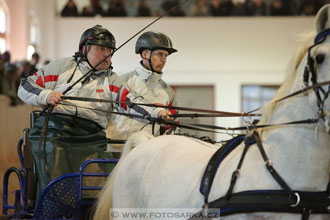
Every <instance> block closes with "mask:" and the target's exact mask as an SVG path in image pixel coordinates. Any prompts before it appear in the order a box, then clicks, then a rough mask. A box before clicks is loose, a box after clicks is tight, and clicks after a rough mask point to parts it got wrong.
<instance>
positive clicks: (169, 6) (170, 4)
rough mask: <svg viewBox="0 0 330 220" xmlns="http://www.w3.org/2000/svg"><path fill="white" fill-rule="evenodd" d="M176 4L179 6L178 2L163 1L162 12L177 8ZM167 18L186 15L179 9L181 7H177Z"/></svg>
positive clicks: (176, 0) (174, 0)
mask: <svg viewBox="0 0 330 220" xmlns="http://www.w3.org/2000/svg"><path fill="white" fill-rule="evenodd" d="M178 4H180V2H179V1H178V0H165V1H164V2H163V4H162V9H163V10H164V12H167V11H169V10H171V9H172V8H174V7H175V6H177V5H178ZM169 16H186V15H185V13H184V11H183V10H182V9H181V7H177V8H175V9H174V10H173V11H172V12H171V13H170V14H169Z"/></svg>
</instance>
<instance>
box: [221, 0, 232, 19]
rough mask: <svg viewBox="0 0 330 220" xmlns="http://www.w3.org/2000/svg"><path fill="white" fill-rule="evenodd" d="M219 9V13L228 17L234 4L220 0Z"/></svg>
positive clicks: (226, 0) (228, 0)
mask: <svg viewBox="0 0 330 220" xmlns="http://www.w3.org/2000/svg"><path fill="white" fill-rule="evenodd" d="M220 8H221V13H222V15H224V16H229V15H231V12H232V10H233V8H234V3H233V2H232V0H222V2H221V3H220Z"/></svg>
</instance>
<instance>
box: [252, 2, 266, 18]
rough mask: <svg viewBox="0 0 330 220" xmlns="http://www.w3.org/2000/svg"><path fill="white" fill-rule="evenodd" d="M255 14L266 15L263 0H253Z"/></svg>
mask: <svg viewBox="0 0 330 220" xmlns="http://www.w3.org/2000/svg"><path fill="white" fill-rule="evenodd" d="M254 15H255V16H263V15H267V9H266V3H265V1H264V0H255V10H254Z"/></svg>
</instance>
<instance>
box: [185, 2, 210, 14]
mask: <svg viewBox="0 0 330 220" xmlns="http://www.w3.org/2000/svg"><path fill="white" fill-rule="evenodd" d="M190 15H191V16H209V8H208V5H207V4H206V0H197V2H196V4H193V5H192V6H191V8H190Z"/></svg>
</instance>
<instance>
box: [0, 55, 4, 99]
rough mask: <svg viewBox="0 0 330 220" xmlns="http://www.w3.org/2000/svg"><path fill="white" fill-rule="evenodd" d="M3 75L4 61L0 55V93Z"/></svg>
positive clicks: (0, 91) (1, 92)
mask: <svg viewBox="0 0 330 220" xmlns="http://www.w3.org/2000/svg"><path fill="white" fill-rule="evenodd" d="M4 77H5V61H4V60H3V59H2V57H0V94H3V87H2V82H3V81H4Z"/></svg>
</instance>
